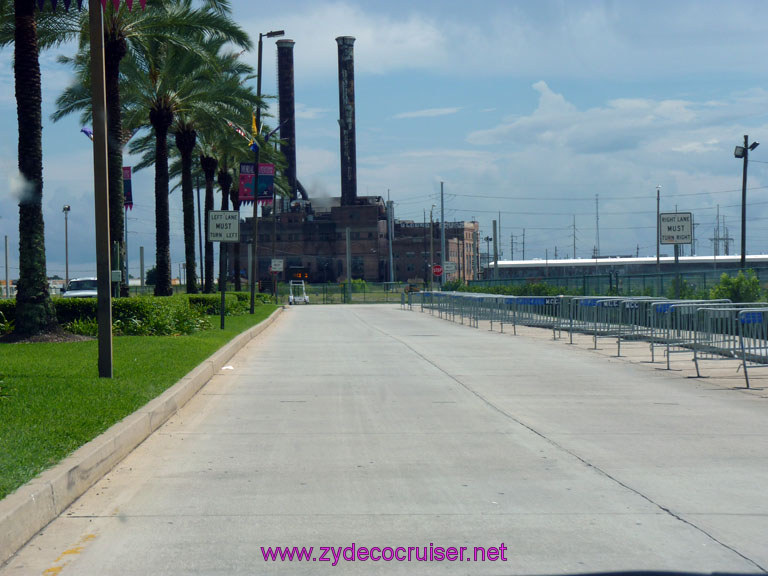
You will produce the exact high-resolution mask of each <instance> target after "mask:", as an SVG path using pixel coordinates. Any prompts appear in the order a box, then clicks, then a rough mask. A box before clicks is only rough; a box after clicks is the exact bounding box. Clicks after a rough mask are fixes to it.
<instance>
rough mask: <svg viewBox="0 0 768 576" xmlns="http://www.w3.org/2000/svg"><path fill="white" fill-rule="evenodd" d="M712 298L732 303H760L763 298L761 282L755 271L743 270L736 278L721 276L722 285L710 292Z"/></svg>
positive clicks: (726, 275) (714, 287)
mask: <svg viewBox="0 0 768 576" xmlns="http://www.w3.org/2000/svg"><path fill="white" fill-rule="evenodd" d="M709 295H710V298H712V299H716V298H729V299H730V300H731V301H732V302H734V303H736V302H758V301H759V300H760V298H761V296H762V290H761V289H760V280H759V279H758V277H757V275H756V274H755V271H754V270H747V273H746V274H744V271H743V270H741V271H739V273H738V274H737V275H736V277H735V278H732V277H730V276H729V275H728V274H723V275H722V276H720V283H719V284H717V285H716V286H713V287H712V289H711V290H710V291H709Z"/></svg>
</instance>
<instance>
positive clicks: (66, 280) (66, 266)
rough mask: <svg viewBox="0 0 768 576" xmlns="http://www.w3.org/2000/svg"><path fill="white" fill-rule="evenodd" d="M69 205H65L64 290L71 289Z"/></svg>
mask: <svg viewBox="0 0 768 576" xmlns="http://www.w3.org/2000/svg"><path fill="white" fill-rule="evenodd" d="M69 210H70V206H69V204H64V208H62V209H61V211H62V212H64V263H65V264H64V288H65V289H66V288H67V287H69V222H68V220H69Z"/></svg>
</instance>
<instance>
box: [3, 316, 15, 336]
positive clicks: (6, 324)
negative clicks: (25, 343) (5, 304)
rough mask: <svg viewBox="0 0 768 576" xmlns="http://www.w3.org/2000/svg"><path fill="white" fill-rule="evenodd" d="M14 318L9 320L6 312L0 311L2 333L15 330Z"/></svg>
mask: <svg viewBox="0 0 768 576" xmlns="http://www.w3.org/2000/svg"><path fill="white" fill-rule="evenodd" d="M13 325H14V321H13V320H7V319H6V317H5V314H3V313H2V312H0V334H10V333H11V332H13Z"/></svg>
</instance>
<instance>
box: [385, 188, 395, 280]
mask: <svg viewBox="0 0 768 576" xmlns="http://www.w3.org/2000/svg"><path fill="white" fill-rule="evenodd" d="M394 209H395V203H394V202H392V201H391V200H390V199H389V190H387V237H388V238H389V281H390V282H394V281H395V267H394V258H393V256H392V236H394V234H395V215H394V214H393V211H394Z"/></svg>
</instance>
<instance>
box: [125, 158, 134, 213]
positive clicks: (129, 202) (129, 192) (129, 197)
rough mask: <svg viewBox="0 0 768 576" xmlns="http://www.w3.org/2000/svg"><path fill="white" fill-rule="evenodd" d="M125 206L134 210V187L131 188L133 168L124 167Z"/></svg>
mask: <svg viewBox="0 0 768 576" xmlns="http://www.w3.org/2000/svg"><path fill="white" fill-rule="evenodd" d="M123 205H124V206H125V207H126V208H128V209H129V210H133V187H132V186H131V167H130V166H123Z"/></svg>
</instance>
